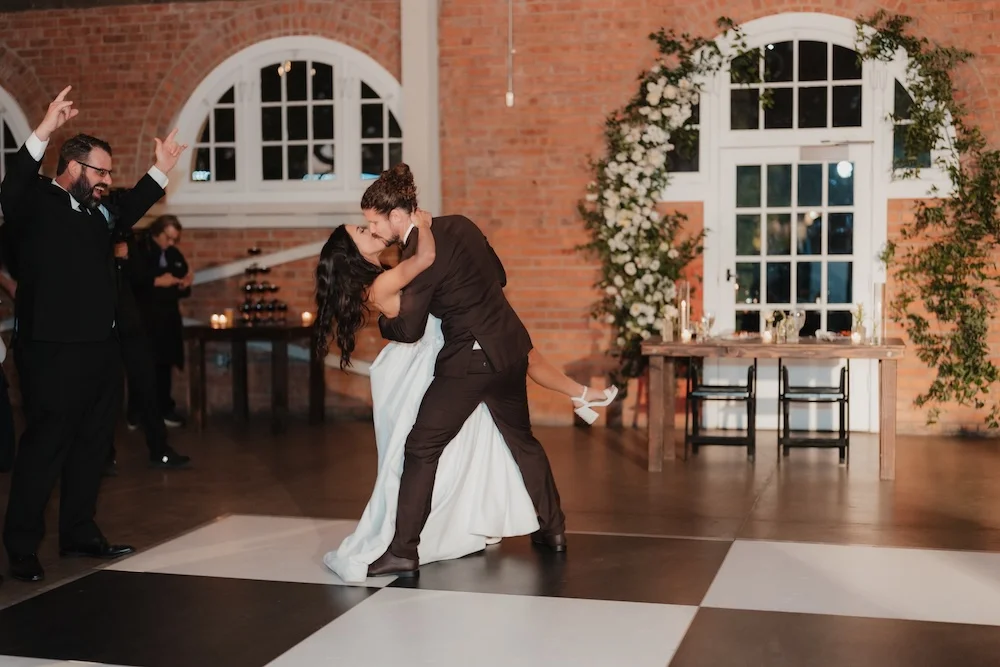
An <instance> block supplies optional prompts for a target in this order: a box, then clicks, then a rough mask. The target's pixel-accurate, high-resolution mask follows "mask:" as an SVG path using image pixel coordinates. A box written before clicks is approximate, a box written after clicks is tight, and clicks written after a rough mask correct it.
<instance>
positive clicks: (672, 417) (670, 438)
mask: <svg viewBox="0 0 1000 667" xmlns="http://www.w3.org/2000/svg"><path fill="white" fill-rule="evenodd" d="M676 368H677V362H676V361H674V358H673V357H667V358H666V359H664V360H663V453H664V456H666V457H667V458H668V459H673V458H678V459H681V460H682V461H683V460H686V459H687V446H686V444H685V442H684V438H678V437H677V430H676V429H675V428H674V426H675V425H676V424H677V373H676Z"/></svg>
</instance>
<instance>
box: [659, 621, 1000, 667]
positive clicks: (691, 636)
mask: <svg viewBox="0 0 1000 667" xmlns="http://www.w3.org/2000/svg"><path fill="white" fill-rule="evenodd" d="M997 656H1000V628H997V627H992V626H985V625H963V624H959V623H930V622H925V621H903V620H897V619H881V618H857V617H852V616H824V615H821V614H792V613H780V612H767V611H744V610H734V609H711V608H703V609H699V610H698V613H697V614H696V615H695V617H694V621H693V622H692V623H691V627H690V628H689V629H688V632H687V635H685V637H684V641H683V642H681V645H680V648H679V649H678V651H677V653H676V655H675V656H674V659H673V660H672V661H671V662H670V667H886V666H890V665H891V666H893V667H895V666H896V665H905V666H906V667H959V666H961V667H987V666H988V665H990V666H992V665H996V664H998V658H997Z"/></svg>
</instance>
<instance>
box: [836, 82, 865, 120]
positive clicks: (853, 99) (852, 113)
mask: <svg viewBox="0 0 1000 667" xmlns="http://www.w3.org/2000/svg"><path fill="white" fill-rule="evenodd" d="M833 126H834V127H861V86H834V87H833Z"/></svg>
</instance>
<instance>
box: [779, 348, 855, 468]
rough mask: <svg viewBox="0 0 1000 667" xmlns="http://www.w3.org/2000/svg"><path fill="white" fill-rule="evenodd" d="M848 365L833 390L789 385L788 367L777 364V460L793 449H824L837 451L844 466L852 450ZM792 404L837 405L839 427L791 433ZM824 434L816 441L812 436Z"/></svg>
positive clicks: (780, 363)
mask: <svg viewBox="0 0 1000 667" xmlns="http://www.w3.org/2000/svg"><path fill="white" fill-rule="evenodd" d="M850 369H851V363H850V361H848V362H846V363H845V365H844V366H843V367H842V368H841V369H840V384H839V386H836V387H804V386H795V385H793V384H791V382H789V379H788V366H785V365H784V364H783V363H782V361H781V359H779V360H778V403H779V407H780V410H779V414H778V452H779V457H778V460H779V461H780V460H781V457H782V456H788V450H789V449H790V448H792V447H825V448H831V449H833V448H836V449H839V450H840V462H841V463H846V462H847V457H848V453H849V451H850V448H851V424H850V410H848V406H849V405H850V378H851V370H850ZM793 403H797V404H808V403H827V404H834V403H835V404H837V407H838V408H839V412H840V420H839V421H840V424H839V428H838V429H837V430H833V431H802V430H797V431H793V430H791V427H790V425H789V412H790V408H791V406H792V404H793ZM816 433H820V434H824V435H821V436H819V437H817V436H816V435H815V434H816Z"/></svg>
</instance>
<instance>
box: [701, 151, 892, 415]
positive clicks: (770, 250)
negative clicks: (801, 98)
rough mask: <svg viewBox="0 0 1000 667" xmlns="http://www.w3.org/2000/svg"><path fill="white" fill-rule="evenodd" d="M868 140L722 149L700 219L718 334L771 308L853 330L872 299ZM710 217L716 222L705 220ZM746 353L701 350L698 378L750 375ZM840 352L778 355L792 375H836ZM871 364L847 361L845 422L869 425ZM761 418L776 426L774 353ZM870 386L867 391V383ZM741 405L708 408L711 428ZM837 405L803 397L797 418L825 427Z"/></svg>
mask: <svg viewBox="0 0 1000 667" xmlns="http://www.w3.org/2000/svg"><path fill="white" fill-rule="evenodd" d="M871 153H872V150H871V146H870V145H866V144H860V145H841V146H831V147H826V146H824V147H815V148H810V147H791V148H752V149H730V150H724V151H723V152H722V155H721V158H722V159H721V161H720V165H719V168H720V172H719V174H718V176H719V184H720V188H719V199H720V201H719V204H718V208H717V211H718V218H717V220H714V221H706V227H707V228H708V234H707V237H706V240H705V244H706V262H705V266H706V275H705V297H704V308H705V310H706V311H711V312H713V313H715V315H716V326H715V329H714V331H715V333H716V334H717V335H718V334H722V335H725V334H729V333H733V332H741V331H746V332H754V333H757V332H760V331H762V330H763V328H764V326H765V324H764V318H765V313H766V312H767V311H782V312H785V313H789V312H790V311H791V310H794V309H801V310H803V311H805V312H806V320H805V326H804V327H803V329H802V331H801V334H800V335H802V336H811V335H814V334H815V332H817V331H830V332H841V331H849V330H850V329H851V323H852V317H853V315H852V311H853V310H854V309H855V305H856V304H857V303H862V304H863V305H864V308H865V311H866V312H867V313H870V312H871V308H872V303H871V302H872V289H873V278H874V276H875V271H874V270H873V269H874V268H875V266H874V265H875V261H876V254H877V248H876V247H875V245H874V244H875V241H876V240H878V239H880V238H882V237H884V230H883V231H882V232H881V233H880V234H877V233H876V234H873V231H875V230H872V226H871V208H872V203H871V202H872V192H871V189H872V173H871V164H872V159H871ZM712 223H714V224H712ZM748 363H751V361H750V360H738V361H737V360H718V361H712V360H707V361H706V377H707V378H709V379H711V378H714V379H716V380H720V381H735V382H739V381H741V379H742V381H743V382H745V381H746V367H747V364H748ZM844 363H845V362H844V361H833V362H816V361H797V360H795V361H793V360H788V361H786V365H788V366H789V372H790V376H791V377H790V379H791V382H792V383H793V384H813V385H831V386H832V385H836V384H837V383H838V381H839V373H840V370H839V369H840V367H841V366H843V365H844ZM875 371H877V368H876V367H875V366H874V364H873V362H869V361H858V360H855V361H852V362H851V365H850V379H851V382H850V393H851V402H850V427H851V430H854V431H867V430H872V429H875V428H877V425H878V419H877V412H876V411H877V405H876V401H875V400H873V397H875V396H877V395H878V394H877V386H878V385H877V373H876V372H875ZM758 373H759V375H758V386H757V391H758V407H757V427H758V428H760V429H774V428H777V424H778V419H777V411H778V406H777V396H778V382H777V380H778V374H777V362H776V361H766V360H761V362H760V363H759V366H758ZM873 388H874V389H875V391H874V392H873V391H872V389H873ZM745 419H746V417H745V411H744V410H743V409H742V406H738V405H734V406H733V407H732V408H728V407H725V406H722V407H720V408H717V409H716V410H714V411H712V410H709V411H706V425H707V426H708V427H709V428H719V427H724V428H744V427H745V423H742V422H745ZM836 420H837V415H836V410H835V409H831V408H830V407H829V406H823V405H817V406H803V407H802V408H801V409H799V410H794V409H793V412H792V414H791V427H792V428H793V429H821V430H826V429H832V428H834V427H835V426H837V422H836Z"/></svg>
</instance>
